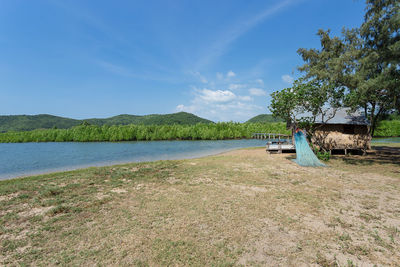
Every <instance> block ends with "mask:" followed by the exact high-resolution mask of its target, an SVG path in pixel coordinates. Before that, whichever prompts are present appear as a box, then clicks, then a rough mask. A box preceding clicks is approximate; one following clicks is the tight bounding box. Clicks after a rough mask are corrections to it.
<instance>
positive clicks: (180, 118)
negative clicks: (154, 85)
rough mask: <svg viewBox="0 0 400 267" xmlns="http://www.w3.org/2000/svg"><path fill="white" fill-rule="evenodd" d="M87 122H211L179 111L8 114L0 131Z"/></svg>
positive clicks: (69, 125) (2, 119)
mask: <svg viewBox="0 0 400 267" xmlns="http://www.w3.org/2000/svg"><path fill="white" fill-rule="evenodd" d="M84 122H87V123H89V124H93V125H98V126H102V125H128V124H144V125H162V124H187V125H194V124H197V123H212V121H209V120H206V119H203V118H200V117H198V116H196V115H193V114H190V113H186V112H179V113H173V114H164V115H158V114H152V115H145V116H137V115H127V114H123V115H118V116H114V117H111V118H106V119H86V120H74V119H69V118H63V117H57V116H52V115H46V114H41V115H10V116H0V132H8V131H31V130H35V129H51V128H58V129H67V128H71V127H73V126H77V125H80V124H83V123H84Z"/></svg>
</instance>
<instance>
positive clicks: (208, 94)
mask: <svg viewBox="0 0 400 267" xmlns="http://www.w3.org/2000/svg"><path fill="white" fill-rule="evenodd" d="M199 97H200V98H201V99H203V100H204V101H206V102H228V101H232V100H234V99H235V98H236V95H235V94H234V93H232V92H231V91H228V90H226V91H222V90H216V91H212V90H209V89H203V90H200V91H199Z"/></svg>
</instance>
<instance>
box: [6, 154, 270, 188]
mask: <svg viewBox="0 0 400 267" xmlns="http://www.w3.org/2000/svg"><path fill="white" fill-rule="evenodd" d="M255 148H262V146H259V147H245V148H233V149H229V150H223V151H215V152H211V153H200V154H198V155H193V156H188V157H179V158H174V157H172V158H170V159H157V160H143V161H118V162H103V163H98V164H95V165H81V166H76V167H74V166H71V167H65V168H60V169H52V170H44V171H38V172H32V173H27V174H21V175H19V174H17V176H12V177H8V176H1V174H0V183H1V182H2V181H8V180H14V179H23V178H29V177H36V176H42V175H54V174H58V173H67V172H73V171H80V170H86V169H90V168H101V167H113V166H122V165H126V164H135V163H148V162H158V161H170V160H185V159H198V158H204V157H209V156H216V155H221V154H224V153H227V152H230V151H235V150H240V149H255Z"/></svg>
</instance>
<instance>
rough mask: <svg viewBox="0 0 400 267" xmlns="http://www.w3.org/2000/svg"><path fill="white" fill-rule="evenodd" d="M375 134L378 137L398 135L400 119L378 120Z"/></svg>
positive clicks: (399, 134)
mask: <svg viewBox="0 0 400 267" xmlns="http://www.w3.org/2000/svg"><path fill="white" fill-rule="evenodd" d="M375 136H378V137H394V136H400V120H390V121H389V120H387V121H381V122H379V124H378V126H377V128H376V130H375Z"/></svg>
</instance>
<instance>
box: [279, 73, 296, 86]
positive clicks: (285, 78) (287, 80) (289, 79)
mask: <svg viewBox="0 0 400 267" xmlns="http://www.w3.org/2000/svg"><path fill="white" fill-rule="evenodd" d="M282 81H284V82H285V83H288V84H292V83H293V81H294V79H293V77H292V76H290V75H289V74H285V75H282Z"/></svg>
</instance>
